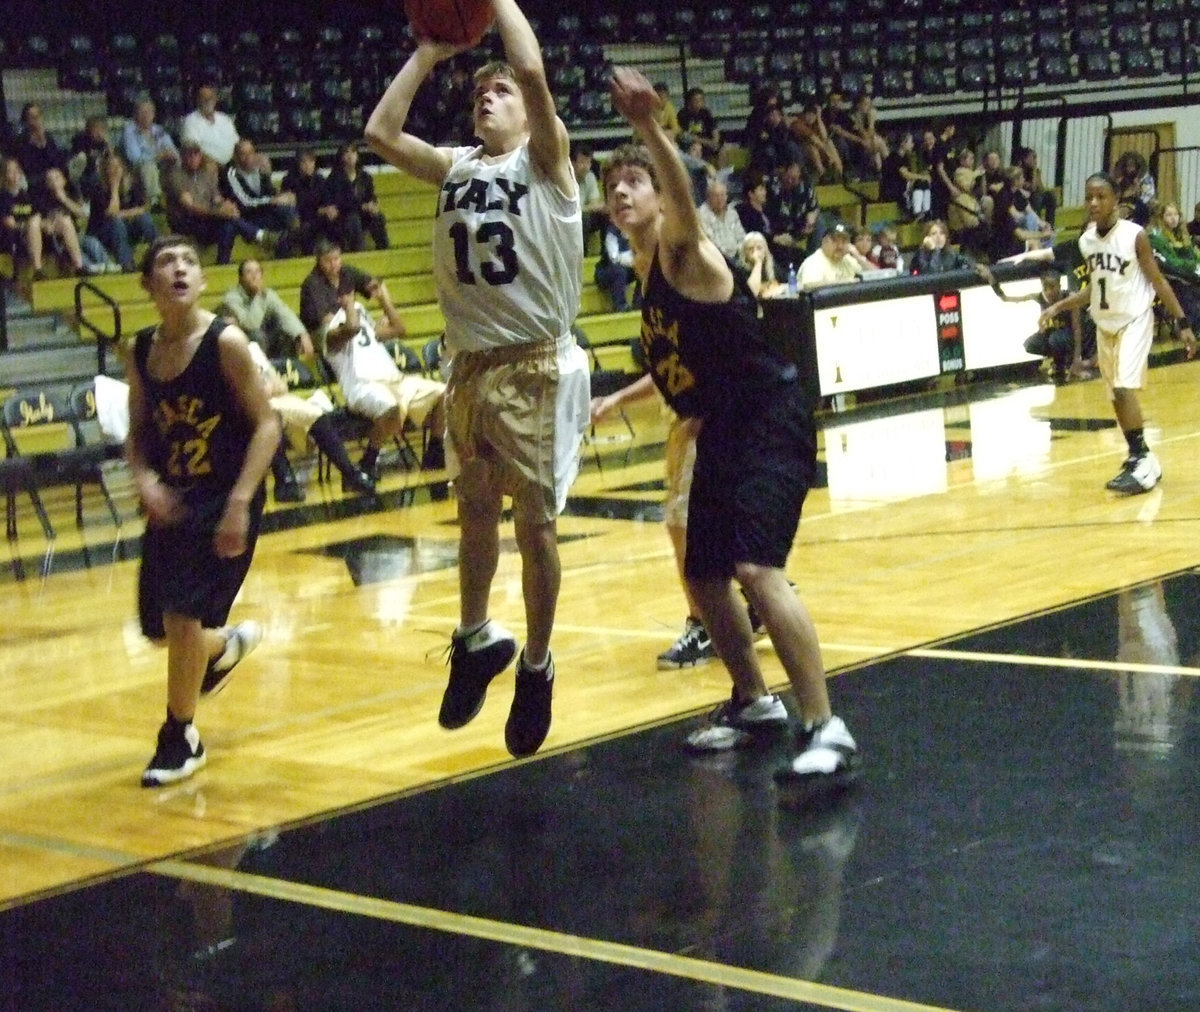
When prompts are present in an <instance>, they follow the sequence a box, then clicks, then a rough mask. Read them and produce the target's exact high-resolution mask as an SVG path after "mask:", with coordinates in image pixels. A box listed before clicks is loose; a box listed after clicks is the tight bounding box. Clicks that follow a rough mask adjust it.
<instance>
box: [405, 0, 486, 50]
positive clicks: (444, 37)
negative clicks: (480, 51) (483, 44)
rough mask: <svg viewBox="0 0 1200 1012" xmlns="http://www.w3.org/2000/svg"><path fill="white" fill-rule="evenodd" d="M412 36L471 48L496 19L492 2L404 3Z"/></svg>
mask: <svg viewBox="0 0 1200 1012" xmlns="http://www.w3.org/2000/svg"><path fill="white" fill-rule="evenodd" d="M404 12H405V14H407V15H408V23H409V25H410V26H411V27H412V33H413V35H414V36H415V37H416V38H418V39H433V40H434V41H435V42H449V43H452V44H453V45H456V46H462V45H472V46H473V45H475V44H477V43H478V42H479V40H480V39H482V38H483V36H484V33H485V32H486V31H487V30H488V29H489V28H490V27H491V26H492V22H493V21H495V20H496V12H495V11H494V10H492V0H404Z"/></svg>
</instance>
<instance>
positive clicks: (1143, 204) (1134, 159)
mask: <svg viewBox="0 0 1200 1012" xmlns="http://www.w3.org/2000/svg"><path fill="white" fill-rule="evenodd" d="M1113 178H1114V179H1115V180H1116V183H1117V213H1118V214H1119V215H1120V216H1121V217H1122V218H1128V219H1129V220H1130V221H1132V222H1134V223H1135V224H1137V225H1141V226H1142V227H1143V228H1145V227H1146V226H1147V225H1149V224H1150V216H1151V215H1152V214H1153V213H1154V203H1155V198H1156V197H1157V186H1156V184H1155V182H1154V177H1153V176H1152V175H1150V173H1149V172H1148V171H1147V169H1146V159H1145V158H1143V157H1142V156H1141V155H1140V154H1138V152H1136V151H1126V152H1125V153H1124V154H1122V155H1121V157H1120V158H1118V159H1117V162H1116V165H1114V166H1113Z"/></svg>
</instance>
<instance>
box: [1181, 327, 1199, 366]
mask: <svg viewBox="0 0 1200 1012" xmlns="http://www.w3.org/2000/svg"><path fill="white" fill-rule="evenodd" d="M1179 336H1180V337H1181V338H1183V353H1184V354H1185V355H1186V356H1187V357H1188V358H1189V359H1191V358H1195V357H1196V335H1195V334H1194V333H1192V328H1191V327H1189V326H1186V325H1184V326H1182V327H1180V328H1179Z"/></svg>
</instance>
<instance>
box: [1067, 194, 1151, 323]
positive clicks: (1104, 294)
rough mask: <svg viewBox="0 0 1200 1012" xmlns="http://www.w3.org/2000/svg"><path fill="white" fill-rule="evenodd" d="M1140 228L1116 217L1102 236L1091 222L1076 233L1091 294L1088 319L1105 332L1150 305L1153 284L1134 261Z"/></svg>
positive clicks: (1145, 309)
mask: <svg viewBox="0 0 1200 1012" xmlns="http://www.w3.org/2000/svg"><path fill="white" fill-rule="evenodd" d="M1141 231H1142V227H1141V225H1135V224H1134V223H1133V222H1132V221H1127V220H1126V219H1124V218H1119V219H1117V223H1116V224H1115V225H1114V226H1113V227H1112V228H1110V229H1109V230H1108V231H1107V232H1106V233H1105V234H1104V235H1103V236H1101V235H1100V234H1099V232H1097V231H1096V226H1095V225H1094V224H1093V225H1089V226H1088V227H1087V228H1086V229H1085V230H1084V233H1083V235H1081V236H1080V237H1079V252H1080V253H1081V254H1082V255H1083V263H1084V266H1085V267H1086V268H1087V279H1088V286H1089V287H1090V289H1091V295H1092V301H1091V306H1090V309H1091V313H1092V319H1093V320H1095V321H1096V326H1097V327H1099V328H1100V329H1101V330H1103V331H1106V332H1107V333H1109V334H1115V333H1117V332H1118V331H1121V330H1123V329H1124V328H1125V327H1126V326H1128V325H1129V323H1131V322H1132V321H1133V320H1136V319H1137V318H1138V317H1139V316H1142V315H1143V314H1145V313H1148V312H1149V311H1150V307H1151V306H1153V305H1154V286H1153V285H1151V284H1150V279H1149V278H1147V277H1146V274H1145V272H1144V271H1143V270H1142V266H1141V264H1139V263H1138V257H1137V237H1138V234H1139V233H1140V232H1141Z"/></svg>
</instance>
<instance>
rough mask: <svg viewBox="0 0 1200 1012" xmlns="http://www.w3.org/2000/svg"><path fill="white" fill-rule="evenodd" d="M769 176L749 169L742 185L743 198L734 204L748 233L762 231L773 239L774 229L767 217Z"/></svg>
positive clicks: (769, 238)
mask: <svg viewBox="0 0 1200 1012" xmlns="http://www.w3.org/2000/svg"><path fill="white" fill-rule="evenodd" d="M767 195H768V190H767V178H766V176H764V175H763V174H762V173H761V172H756V171H748V172H747V173H746V177H745V183H744V184H743V186H742V199H741V200H740V201H738V203H737V204H735V205H734V210H735V211H737V216H738V221H740V222H741V223H742V228H743V229H744V230H745V231H746V234H747V235H748V234H749V233H751V232H761V233H762V234H763V235H765V236H766V237H767V241H768V242H770V241H771V236H772V235H774V229H773V228H772V227H771V221H770V219H769V218H768V217H767V210H766V208H767Z"/></svg>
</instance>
